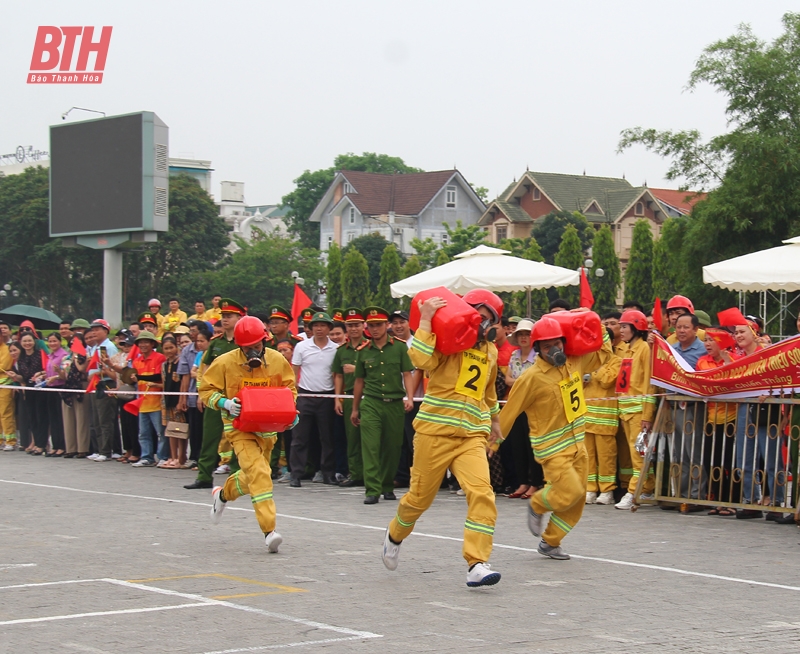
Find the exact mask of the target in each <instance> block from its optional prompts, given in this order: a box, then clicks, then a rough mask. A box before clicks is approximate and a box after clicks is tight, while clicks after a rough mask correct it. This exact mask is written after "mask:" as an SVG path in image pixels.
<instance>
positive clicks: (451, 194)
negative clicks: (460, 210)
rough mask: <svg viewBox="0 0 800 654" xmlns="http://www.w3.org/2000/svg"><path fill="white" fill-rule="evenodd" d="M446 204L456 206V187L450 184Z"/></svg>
mask: <svg viewBox="0 0 800 654" xmlns="http://www.w3.org/2000/svg"><path fill="white" fill-rule="evenodd" d="M445 204H446V206H447V207H448V208H450V207H455V206H456V187H455V186H448V187H447V191H446V199H445Z"/></svg>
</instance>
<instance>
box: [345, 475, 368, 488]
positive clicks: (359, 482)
mask: <svg viewBox="0 0 800 654" xmlns="http://www.w3.org/2000/svg"><path fill="white" fill-rule="evenodd" d="M363 485H364V480H363V479H350V477H348V478H347V479H345V480H344V481H340V482H339V486H341V487H342V488H353V487H355V486H363Z"/></svg>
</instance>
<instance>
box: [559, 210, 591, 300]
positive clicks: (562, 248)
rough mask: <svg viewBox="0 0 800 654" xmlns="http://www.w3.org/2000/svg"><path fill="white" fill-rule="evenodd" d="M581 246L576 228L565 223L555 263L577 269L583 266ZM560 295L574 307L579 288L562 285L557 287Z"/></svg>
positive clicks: (578, 295)
mask: <svg viewBox="0 0 800 654" xmlns="http://www.w3.org/2000/svg"><path fill="white" fill-rule="evenodd" d="M583 260H584V257H583V247H582V246H581V239H580V236H578V230H577V229H576V228H575V227H574V226H573V225H567V226H566V228H565V229H564V234H563V236H562V237H561V245H559V247H558V252H556V255H555V265H557V266H561V267H562V268H567V269H569V270H577V269H578V268H580V267H581V266H583ZM558 294H559V296H560V297H562V298H564V299H565V300H566V301H567V302H569V303H570V305H572V306H574V307H576V306H578V302H579V299H580V288H579V287H578V286H563V287H561V288H559V289H558Z"/></svg>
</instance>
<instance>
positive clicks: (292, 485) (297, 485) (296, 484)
mask: <svg viewBox="0 0 800 654" xmlns="http://www.w3.org/2000/svg"><path fill="white" fill-rule="evenodd" d="M301 485H302V484H300V480H299V479H292V481H290V482H289V488H300V487H301Z"/></svg>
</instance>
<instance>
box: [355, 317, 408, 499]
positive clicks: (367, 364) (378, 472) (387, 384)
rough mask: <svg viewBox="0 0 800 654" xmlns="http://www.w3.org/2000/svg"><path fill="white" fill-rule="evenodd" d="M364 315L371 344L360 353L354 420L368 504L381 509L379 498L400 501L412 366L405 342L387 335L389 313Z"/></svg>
mask: <svg viewBox="0 0 800 654" xmlns="http://www.w3.org/2000/svg"><path fill="white" fill-rule="evenodd" d="M364 313H365V314H366V319H367V324H368V325H369V330H370V333H371V334H372V340H371V341H369V342H368V343H367V345H366V346H365V347H363V348H362V349H361V350H360V351H359V352H358V358H357V360H356V371H355V382H354V385H353V409H352V411H351V412H350V420H351V422H352V423H353V424H354V425H355V426H357V427H358V426H360V427H361V454H362V457H363V459H364V486H365V494H366V497H365V498H364V504H377V503H378V496H379V495H381V494H383V499H385V500H396V499H397V497H395V494H394V476H395V473H397V464H398V462H399V461H400V449H401V448H402V446H403V426H404V422H405V420H404V414H405V413H406V412H408V411H411V409H413V408H414V399H413V398H414V386H413V380H412V377H411V371H412V370H414V365H413V364H412V363H411V359H410V358H409V356H408V345H406V343H405V341H401V340H398V339H395V338H394V337H392V336H389V335H388V333H387V327H388V325H389V313H388V311H386V309H382V308H381V307H378V306H370V307H367V308H366V309H365V310H364ZM404 396H405V399H404Z"/></svg>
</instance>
